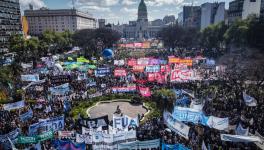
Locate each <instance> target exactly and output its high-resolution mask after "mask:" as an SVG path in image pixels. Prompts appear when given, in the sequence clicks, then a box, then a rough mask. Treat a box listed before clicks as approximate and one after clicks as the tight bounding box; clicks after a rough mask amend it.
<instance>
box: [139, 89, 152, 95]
mask: <svg viewBox="0 0 264 150" xmlns="http://www.w3.org/2000/svg"><path fill="white" fill-rule="evenodd" d="M139 92H140V94H141V95H142V96H143V97H150V96H151V91H150V89H149V87H145V88H144V87H139Z"/></svg>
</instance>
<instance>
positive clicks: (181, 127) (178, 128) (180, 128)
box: [163, 112, 190, 140]
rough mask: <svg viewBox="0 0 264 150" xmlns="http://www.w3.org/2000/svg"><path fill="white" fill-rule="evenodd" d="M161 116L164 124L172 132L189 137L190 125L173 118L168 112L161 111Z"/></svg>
mask: <svg viewBox="0 0 264 150" xmlns="http://www.w3.org/2000/svg"><path fill="white" fill-rule="evenodd" d="M163 118H164V121H165V123H166V125H167V126H168V127H169V128H170V129H171V130H172V131H174V132H176V133H177V134H179V135H180V136H182V137H184V138H185V139H187V140H188V139H189V136H188V135H189V130H190V127H189V126H187V125H185V124H184V123H182V122H181V121H178V120H177V119H175V118H174V117H173V116H172V115H171V114H170V113H169V112H164V113H163Z"/></svg>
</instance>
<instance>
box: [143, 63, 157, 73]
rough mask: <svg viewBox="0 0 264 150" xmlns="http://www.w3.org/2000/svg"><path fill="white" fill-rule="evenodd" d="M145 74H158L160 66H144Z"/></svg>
mask: <svg viewBox="0 0 264 150" xmlns="http://www.w3.org/2000/svg"><path fill="white" fill-rule="evenodd" d="M145 70H146V72H160V66H159V65H155V66H146V69H145Z"/></svg>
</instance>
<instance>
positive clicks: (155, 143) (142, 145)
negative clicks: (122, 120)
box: [118, 139, 160, 150]
mask: <svg viewBox="0 0 264 150" xmlns="http://www.w3.org/2000/svg"><path fill="white" fill-rule="evenodd" d="M159 147H160V139H156V140H149V141H135V142H127V143H121V144H119V145H118V150H127V149H154V148H155V149H158V148H159Z"/></svg>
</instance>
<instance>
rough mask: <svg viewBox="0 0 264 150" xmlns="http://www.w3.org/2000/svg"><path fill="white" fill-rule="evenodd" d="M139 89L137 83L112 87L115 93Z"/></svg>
mask: <svg viewBox="0 0 264 150" xmlns="http://www.w3.org/2000/svg"><path fill="white" fill-rule="evenodd" d="M136 90H137V87H136V85H131V86H127V87H112V92H113V93H129V92H135V91H136Z"/></svg>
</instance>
